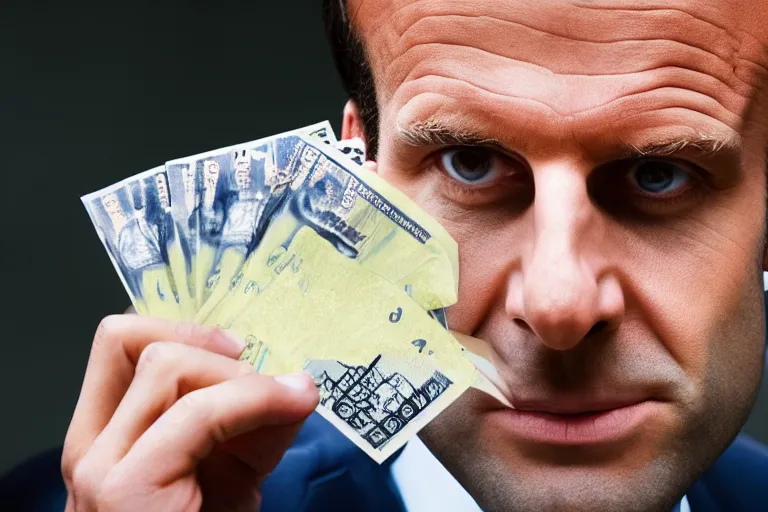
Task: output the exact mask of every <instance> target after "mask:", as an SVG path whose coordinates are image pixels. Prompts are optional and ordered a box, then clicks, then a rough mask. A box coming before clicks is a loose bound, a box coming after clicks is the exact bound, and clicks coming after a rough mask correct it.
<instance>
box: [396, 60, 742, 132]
mask: <svg viewBox="0 0 768 512" xmlns="http://www.w3.org/2000/svg"><path fill="white" fill-rule="evenodd" d="M465 61H466V62H471V60H470V61H467V60H466V59H465ZM423 62H425V63H424V64H422V66H421V69H420V70H419V73H418V74H414V75H413V76H411V77H410V78H409V81H407V82H404V83H403V84H401V85H399V86H398V87H397V89H398V91H402V90H403V89H406V90H407V89H408V88H409V87H408V86H409V84H410V88H413V87H414V85H413V84H418V83H419V82H420V81H423V80H424V79H430V78H439V79H441V80H442V81H443V82H444V83H443V85H446V84H455V85H458V86H460V87H461V86H472V87H474V88H476V90H479V91H482V92H486V93H489V94H493V95H495V96H497V97H510V98H515V99H520V100H523V99H525V100H528V101H531V102H534V103H536V104H539V105H542V106H545V107H546V108H547V109H548V110H549V111H550V112H552V113H554V114H556V115H558V116H561V117H575V116H579V115H583V114H586V113H589V112H590V111H593V110H596V109H600V108H606V107H610V106H612V105H613V104H615V103H616V102H618V101H622V100H630V99H635V100H638V99H639V100H643V99H644V100H645V101H644V103H645V104H646V106H647V105H648V104H650V103H653V102H654V100H658V98H657V97H656V96H658V95H659V94H660V93H662V92H664V93H667V96H668V100H676V101H677V103H676V106H683V105H685V106H690V109H691V110H694V111H698V112H701V113H704V114H707V115H709V116H710V117H712V118H713V119H720V122H723V119H727V120H728V123H730V124H735V123H737V121H738V119H737V118H738V115H737V114H734V113H733V112H731V111H729V110H728V109H727V108H725V107H724V106H723V105H722V104H721V103H720V102H718V101H717V100H716V99H715V98H713V97H711V96H709V95H707V94H704V93H701V92H698V91H695V90H691V89H683V88H681V87H676V86H674V85H670V84H669V82H668V81H666V80H655V81H653V82H649V81H647V80H638V81H637V82H636V83H632V84H630V86H625V89H624V90H622V91H619V92H616V91H615V90H613V91H609V93H610V95H609V96H608V97H606V95H605V94H602V93H600V91H599V90H598V93H594V91H593V94H592V95H591V96H587V95H585V94H583V91H584V90H585V87H588V84H584V83H575V84H573V85H575V86H576V89H575V90H574V89H573V87H571V88H568V87H560V86H559V85H558V84H551V83H543V84H541V87H544V86H546V88H545V89H546V90H544V91H543V93H544V94H548V97H556V98H563V94H577V95H579V97H583V98H584V99H586V100H589V103H587V104H586V106H583V107H581V108H577V107H576V106H573V105H571V104H568V107H567V109H566V108H561V107H559V106H557V103H556V102H548V101H545V100H544V98H543V97H540V95H536V94H533V93H532V94H525V91H526V88H525V87H527V90H528V91H532V90H533V89H538V87H534V86H536V84H537V81H536V79H535V78H529V77H527V76H526V74H525V73H522V70H520V71H518V75H519V76H520V85H521V86H525V87H524V88H523V90H515V89H510V88H509V87H507V86H506V82H505V81H504V80H500V79H497V77H496V76H495V75H493V74H492V73H489V72H486V71H485V70H484V69H482V68H481V69H477V68H473V67H471V66H472V65H470V64H463V62H462V66H461V67H460V68H458V69H455V70H454V69H452V68H451V67H450V66H445V65H443V63H441V62H436V63H429V62H427V61H423ZM528 75H530V73H528ZM603 78H604V80H603V81H607V82H608V85H610V82H611V77H603ZM598 85H599V83H598ZM416 87H417V88H418V85H417V86H416ZM595 87H597V86H595V85H594V84H593V87H592V88H593V89H594V88H595ZM683 92H686V93H687V94H688V96H687V97H684V98H681V97H680V94H681V93H683ZM555 93H557V94H555ZM642 94H646V95H647V96H648V97H647V98H639V96H640V95H642ZM654 94H655V96H654ZM553 95H554V96H553ZM566 99H567V98H566ZM657 103H658V101H657ZM694 103H698V105H694ZM705 105H706V106H708V108H709V109H710V110H711V109H714V110H715V113H713V112H706V111H705V110H704V109H703V107H704V106H705Z"/></svg>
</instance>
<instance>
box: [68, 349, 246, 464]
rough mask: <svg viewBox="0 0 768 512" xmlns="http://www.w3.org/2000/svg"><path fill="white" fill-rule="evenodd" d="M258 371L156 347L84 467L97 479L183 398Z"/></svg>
mask: <svg viewBox="0 0 768 512" xmlns="http://www.w3.org/2000/svg"><path fill="white" fill-rule="evenodd" d="M253 372H255V370H254V369H253V367H251V366H250V365H249V364H248V363H246V362H240V361H236V360H234V359H231V358H228V357H224V356H222V355H219V354H214V353H212V352H208V351H207V350H203V349H200V348H197V347H190V346H186V345H182V344H180V343H169V342H157V343H152V344H151V345H149V346H148V347H147V348H146V349H144V351H143V352H142V354H141V356H140V358H139V361H138V364H137V365H136V376H135V377H134V379H133V382H131V385H130V387H129V388H128V391H127V392H126V394H125V396H124V397H123V399H122V401H121V402H120V405H119V406H118V407H117V410H116V411H115V413H114V415H113V416H112V419H111V420H110V421H109V423H108V424H107V425H106V426H105V427H104V429H103V430H102V431H101V433H100V434H99V435H98V437H97V438H96V439H95V440H94V442H93V444H92V445H91V447H90V449H89V450H88V453H87V454H86V455H85V457H84V459H83V461H82V462H81V465H86V466H88V467H89V468H90V469H91V471H92V472H93V473H92V474H93V475H94V476H96V477H97V476H98V475H103V474H104V472H105V471H106V470H107V469H109V468H110V467H112V466H113V465H114V464H116V463H117V462H118V461H119V460H120V459H122V458H123V456H124V455H125V454H126V453H128V450H129V449H130V448H131V446H133V443H135V442H136V440H137V439H138V438H139V437H140V436H141V434H143V433H144V431H145V430H147V429H148V428H149V427H150V426H151V425H152V423H154V422H155V421H156V420H157V418H159V417H160V415H161V414H163V412H165V411H166V410H167V409H168V408H169V407H170V406H171V405H173V404H174V403H175V402H176V401H177V400H178V399H179V398H181V397H182V396H184V395H186V394H187V393H189V392H191V391H194V390H196V389H200V388H204V387H208V386H213V385H215V384H218V383H220V382H224V381H225V380H229V379H234V378H237V377H239V376H241V375H245V374H247V373H253Z"/></svg>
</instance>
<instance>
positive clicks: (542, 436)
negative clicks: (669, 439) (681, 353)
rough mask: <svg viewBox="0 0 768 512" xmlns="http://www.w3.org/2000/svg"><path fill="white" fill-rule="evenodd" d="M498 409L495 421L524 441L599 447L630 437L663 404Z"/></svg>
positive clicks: (553, 403)
mask: <svg viewBox="0 0 768 512" xmlns="http://www.w3.org/2000/svg"><path fill="white" fill-rule="evenodd" d="M513 405H514V406H515V408H516V409H509V408H503V409H496V410H494V411H491V412H490V413H489V414H490V415H491V417H492V420H493V421H496V422H499V423H500V426H501V427H502V428H503V429H504V430H505V431H507V432H508V433H510V434H511V435H512V436H514V437H516V438H519V439H520V440H523V441H528V442H534V443H545V444H553V445H572V446H575V445H593V444H594V445H596V444H606V443H613V442H619V441H621V440H623V439H627V438H629V437H631V436H632V435H633V434H634V433H635V432H637V431H638V430H639V429H641V428H642V426H643V425H644V424H645V423H646V421H647V420H648V419H649V418H650V417H651V416H652V415H653V414H654V412H655V411H656V410H657V408H658V407H659V405H660V403H659V402H656V401H654V400H650V399H631V400H629V399H626V400H614V401H602V402H596V401H591V402H590V401H578V400H574V401H565V400H559V401H548V402H543V401H540V402H534V401H527V402H525V401H523V402H520V401H518V402H513Z"/></svg>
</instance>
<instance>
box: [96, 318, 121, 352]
mask: <svg viewBox="0 0 768 512" xmlns="http://www.w3.org/2000/svg"><path fill="white" fill-rule="evenodd" d="M122 325H123V322H122V319H121V318H120V315H109V316H106V317H104V318H102V319H101V322H99V326H98V327H97V328H96V334H95V335H94V336H93V344H94V345H104V344H107V343H109V342H110V340H111V339H113V338H115V337H116V336H117V333H119V332H120V331H121V329H122Z"/></svg>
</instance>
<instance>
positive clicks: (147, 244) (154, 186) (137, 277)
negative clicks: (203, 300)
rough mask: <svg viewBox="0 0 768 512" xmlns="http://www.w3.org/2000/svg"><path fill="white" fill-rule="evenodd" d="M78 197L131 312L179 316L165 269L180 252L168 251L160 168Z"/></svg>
mask: <svg viewBox="0 0 768 512" xmlns="http://www.w3.org/2000/svg"><path fill="white" fill-rule="evenodd" d="M81 199H82V202H83V204H84V205H85V208H86V210H87V211H88V214H89V216H90V217H91V221H92V222H93V224H94V226H95V227H96V231H97V232H98V234H99V238H100V239H101V241H102V243H103V244H104V247H105V248H106V250H107V253H108V254H109V256H110V259H111V260H112V263H113V265H114V266H115V269H116V270H117V273H118V274H119V275H120V278H121V279H122V281H123V285H124V286H125V288H126V290H127V291H128V294H129V296H130V298H131V301H132V303H133V306H134V307H135V308H136V311H138V312H140V313H142V314H148V315H154V316H162V317H166V318H179V319H180V318H183V317H184V314H183V312H182V311H183V308H184V307H186V306H182V305H181V304H180V296H179V293H178V291H177V288H176V284H175V282H174V279H173V273H172V270H171V268H172V266H178V265H179V263H183V255H181V254H179V253H177V252H176V251H174V250H173V248H174V246H175V243H174V240H175V238H177V236H176V235H177V233H176V230H175V226H174V222H173V216H172V214H171V207H170V204H171V203H170V193H169V188H168V180H167V176H166V174H165V168H164V167H156V168H154V169H150V170H148V171H146V172H144V173H142V174H139V175H138V176H135V177H133V178H130V179H127V180H125V181H122V182H120V183H117V184H115V185H113V186H111V187H108V188H106V189H104V190H101V191H99V192H95V193H92V194H88V195H86V196H83V197H82V198H81ZM169 247H170V248H171V250H170V251H169ZM171 259H173V260H175V261H174V262H173V263H172V262H171Z"/></svg>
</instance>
